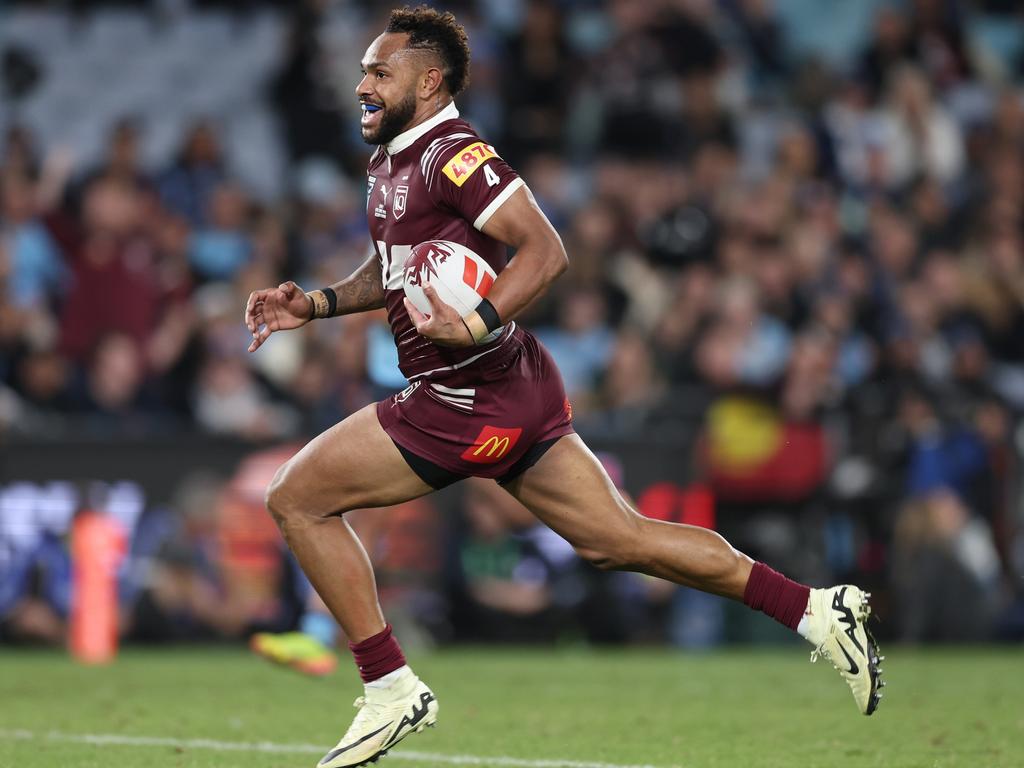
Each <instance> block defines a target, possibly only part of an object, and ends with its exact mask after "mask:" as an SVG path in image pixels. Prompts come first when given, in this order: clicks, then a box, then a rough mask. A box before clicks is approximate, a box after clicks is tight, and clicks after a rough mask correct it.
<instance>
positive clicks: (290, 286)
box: [278, 280, 298, 299]
mask: <svg viewBox="0 0 1024 768" xmlns="http://www.w3.org/2000/svg"><path fill="white" fill-rule="evenodd" d="M297 287H298V286H296V285H295V283H294V282H292V281H291V280H289V281H288V282H285V283H281V285H279V286H278V289H279V290H280V291H281V293H283V294H284V297H285V298H286V299H291V297H292V296H294V295H295V289H296V288H297Z"/></svg>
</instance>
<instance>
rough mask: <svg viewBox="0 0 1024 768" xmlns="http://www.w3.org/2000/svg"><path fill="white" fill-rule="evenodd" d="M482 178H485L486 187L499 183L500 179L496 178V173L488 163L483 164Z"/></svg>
mask: <svg viewBox="0 0 1024 768" xmlns="http://www.w3.org/2000/svg"><path fill="white" fill-rule="evenodd" d="M484 178H485V179H487V186H488V187H496V186H498V184H500V183H501V179H499V178H498V174H496V173H495V172H494V171H493V170H492V169H491V166H489V165H485V166H484Z"/></svg>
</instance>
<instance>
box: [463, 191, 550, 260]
mask: <svg viewBox="0 0 1024 768" xmlns="http://www.w3.org/2000/svg"><path fill="white" fill-rule="evenodd" d="M480 231H482V232H483V233H484V234H485V235H487V236H488V237H493V238H494V239H495V240H500V241H501V242H503V243H505V245H510V246H512V247H513V248H520V247H521V246H522V245H523V243H525V242H526V241H527V240H529V239H530V238H544V239H553V240H559V242H560V238H559V237H558V233H557V232H556V231H555V228H554V227H553V226H552V225H551V222H550V221H548V217H547V216H545V215H544V212H543V211H542V210H541V209H540V206H539V205H537V201H536V200H535V199H534V197H533V193H532V192H531V191H530V188H529V187H527V186H526V185H524V184H520V185H518V186H517V187H516V188H515V189H514V190H512V193H511V194H510V195H509V196H508V197H507V198H506V199H505V200H503V201H502V202H501V204H500V205H498V206H496V207H495V208H494V210H493V211H492V212H491V213H490V215H489V216H488V217H487V220H486V221H485V222H484V223H483V226H482V227H481V228H480Z"/></svg>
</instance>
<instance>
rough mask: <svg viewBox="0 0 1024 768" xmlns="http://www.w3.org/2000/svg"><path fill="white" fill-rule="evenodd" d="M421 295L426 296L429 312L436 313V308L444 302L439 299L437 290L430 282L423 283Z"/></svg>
mask: <svg viewBox="0 0 1024 768" xmlns="http://www.w3.org/2000/svg"><path fill="white" fill-rule="evenodd" d="M423 295H424V296H426V297H427V301H429V302H430V314H431V315H436V314H437V310H438V308H439V307H440V306H442V305H443V304H444V302H443V301H441V297H440V296H438V295H437V290H436V289H435V288H434V286H432V285H431V284H430V283H424V284H423Z"/></svg>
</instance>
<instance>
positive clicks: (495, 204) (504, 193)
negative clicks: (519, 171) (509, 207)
mask: <svg viewBox="0 0 1024 768" xmlns="http://www.w3.org/2000/svg"><path fill="white" fill-rule="evenodd" d="M524 184H526V182H525V181H523V180H522V179H521V178H515V179H512V181H510V182H509V183H508V186H507V187H505V188H504V189H503V190H501V192H499V193H498V196H497V197H496V198H494V199H493V200H491V204H490V205H488V206H487V207H486V208H484V209H483V211H481V212H480V215H479V216H477V217H476V221H474V222H473V226H474V227H476V228H477V229H479V230H481V231H482V230H483V228H484V225H485V224H486V223H487V222H488V221H490V220H491V216H493V215H494V213H495V211H497V210H498V209H499V208H501V206H502V205H504V204H505V201H506V200H508V199H509V198H510V197H512V193H513V192H515V191H516V190H517V189H519V188H520V187H521V186H523V185H524Z"/></svg>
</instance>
